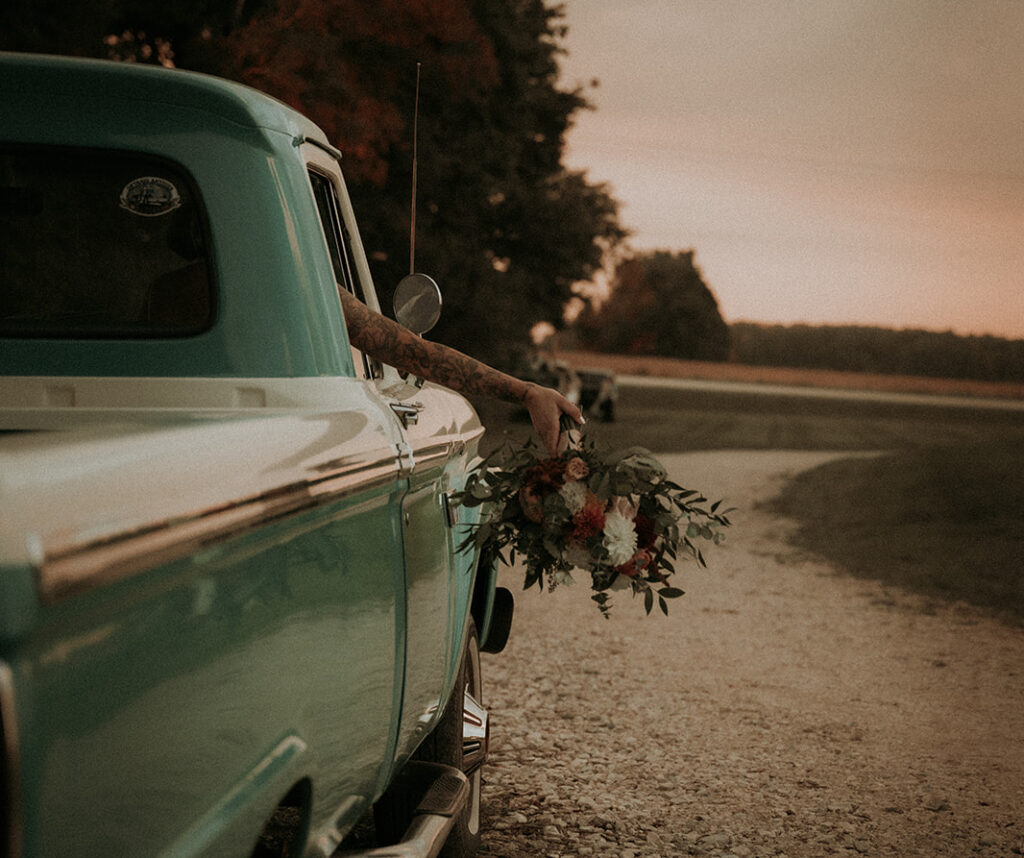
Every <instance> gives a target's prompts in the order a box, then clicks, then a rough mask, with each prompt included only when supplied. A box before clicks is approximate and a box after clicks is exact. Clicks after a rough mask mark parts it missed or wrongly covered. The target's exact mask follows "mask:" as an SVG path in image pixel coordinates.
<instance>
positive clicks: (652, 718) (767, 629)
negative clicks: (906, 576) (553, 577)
mask: <svg viewBox="0 0 1024 858" xmlns="http://www.w3.org/2000/svg"><path fill="white" fill-rule="evenodd" d="M850 455H851V454H850V453H842V454H835V453H821V452H760V451H759V452H743V451H713V452H701V453H689V454H678V455H665V456H661V457H660V458H661V459H662V461H663V462H664V463H665V464H666V466H667V467H668V468H669V471H670V472H671V474H672V476H673V478H674V479H676V480H677V481H678V482H680V483H681V484H683V485H687V486H692V487H695V488H699V489H701V490H702V491H704V492H705V493H706V494H707V495H708V496H709V497H712V498H717V497H724V498H725V499H726V501H727V503H728V505H730V506H738V507H740V510H738V511H737V512H736V513H735V514H733V515H732V516H731V518H732V519H733V521H734V524H735V527H734V528H733V529H732V531H730V532H729V534H728V535H729V540H728V541H727V542H726V544H725V545H723V546H720V547H717V548H712V549H711V550H709V551H708V552H707V553H708V562H709V564H710V568H709V569H706V570H705V569H700V568H699V567H697V566H696V564H684V565H683V566H682V568H681V571H680V573H679V574H678V575H677V576H676V585H677V586H681V587H682V588H683V589H685V590H686V591H687V595H686V596H685V597H684V598H683V599H680V600H676V601H674V602H672V603H671V613H670V616H669V617H668V618H666V617H663V616H661V615H660V614H658V615H657V616H653V615H652V616H651V617H645V616H644V614H643V609H642V605H641V604H640V603H639V602H634V601H633V600H631V599H630V598H629V596H628V595H626V594H617V596H618V598H616V599H614V600H613V605H614V608H613V611H612V618H611V619H610V620H608V621H605V620H602V618H601V617H600V615H599V613H598V611H597V609H596V608H595V607H594V605H593V603H592V602H591V601H590V599H589V597H588V593H587V591H586V587H585V583H584V582H582V581H581V582H580V584H579V585H577V587H575V588H562V589H560V590H557V591H555V592H553V593H541V592H540V591H538V590H531V591H530V592H527V593H524V592H522V591H521V586H522V575H521V572H520V571H519V570H503V572H502V575H503V578H504V581H503V583H504V584H505V586H508V587H509V588H510V589H512V590H513V592H514V593H515V594H516V620H515V623H514V625H513V631H512V637H511V639H510V641H509V645H508V648H507V649H506V651H505V652H504V653H501V654H499V655H493V656H485V663H484V671H485V673H484V679H485V683H486V684H485V688H484V692H485V698H486V701H487V703H488V705H489V708H490V709H491V712H492V718H493V726H492V730H493V732H492V758H491V762H490V764H489V767H488V773H487V779H488V782H487V785H486V786H485V795H484V798H485V803H486V806H485V818H484V830H485V835H484V846H483V848H482V850H481V853H480V854H481V856H483V857H484V858H487V856H491V858H496V856H502V857H503V858H504V856H526V855H531V856H532V855H537V856H551V858H555V856H566V858H567V856H586V855H592V856H606V855H610V856H619V858H641V856H644V858H658V856H661V858H670V856H676V855H709V856H723V858H724V856H739V858H745V856H778V855H785V856H791V858H796V856H821V855H829V854H840V855H843V854H848V855H849V854H852V855H857V854H864V855H872V856H874V855H900V856H946V855H950V856H952V855H982V856H1007V855H1013V854H1024V819H1022V818H1021V814H1020V809H1021V808H1022V807H1024V683H1022V681H1021V678H1022V675H1024V647H1022V643H1024V632H1022V631H1021V630H1020V629H1015V628H1011V627H1008V626H1006V625H1003V624H1000V623H999V622H997V621H996V620H993V619H991V618H988V617H986V616H984V615H982V614H980V613H978V612H976V611H974V610H972V609H969V608H967V607H966V606H962V605H948V606H943V607H941V608H938V609H936V608H935V607H934V606H933V605H926V604H925V603H924V602H922V601H920V600H918V599H916V597H913V596H911V595H909V594H905V593H902V592H897V591H893V590H892V589H887V588H885V587H883V586H882V585H881V584H875V583H872V582H866V581H862V580H856V579H852V578H848V577H845V576H840V575H837V574H836V573H835V572H834V571H833V570H832V569H831V568H829V567H828V565H826V564H825V563H824V562H822V561H821V560H820V559H819V558H816V557H814V556H809V555H806V554H803V553H799V552H797V551H795V550H794V549H793V548H791V547H790V546H789V545H788V543H787V540H786V537H787V532H788V529H789V528H791V527H792V526H793V524H792V523H791V522H788V521H786V520H780V519H778V518H776V517H771V516H769V515H768V514H767V513H766V512H764V511H761V510H759V509H758V507H757V504H758V503H759V502H760V501H763V500H767V499H768V498H770V497H772V496H773V495H774V494H775V493H776V492H777V491H778V489H779V487H781V486H782V485H783V484H784V482H785V480H786V479H788V478H790V477H791V476H792V475H794V474H796V473H798V472H800V471H801V470H804V469H807V468H811V467H815V466H817V465H818V464H821V463H824V462H826V461H829V460H830V459H833V458H837V457H848V456H850Z"/></svg>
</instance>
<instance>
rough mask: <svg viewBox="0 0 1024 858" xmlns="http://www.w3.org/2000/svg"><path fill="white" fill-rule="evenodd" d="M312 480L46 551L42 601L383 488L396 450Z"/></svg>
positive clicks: (392, 475) (342, 463)
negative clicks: (310, 510) (110, 535)
mask: <svg viewBox="0 0 1024 858" xmlns="http://www.w3.org/2000/svg"><path fill="white" fill-rule="evenodd" d="M318 470H319V473H318V474H317V475H316V476H315V477H311V478H310V479H307V480H304V481H302V482H300V483H295V484H292V485H285V486H281V487H280V488H277V489H274V490H271V491H268V492H264V493H262V494H260V495H257V496H255V497H249V498H242V499H239V500H236V501H232V502H229V503H225V504H223V505H220V506H216V507H213V508H210V509H201V510H196V511H194V512H193V513H191V514H188V515H183V516H177V517H175V518H174V519H170V520H165V521H157V522H153V523H152V524H149V525H147V526H145V527H143V528H139V529H136V530H133V531H128V532H125V533H120V534H117V535H116V536H113V537H109V538H105V539H100V540H96V541H93V542H88V543H84V544H73V545H67V546H43V550H42V554H43V556H42V562H41V564H40V565H39V567H38V569H37V572H38V576H39V589H40V597H41V598H42V600H43V602H44V603H47V604H54V603H57V602H60V601H63V600H64V599H67V598H70V597H72V596H74V595H77V594H79V593H82V592H85V591H88V590H91V589H94V588H96V587H99V586H103V585H105V584H108V583H110V582H112V581H117V580H121V579H123V578H128V577H130V576H132V575H134V574H137V573H139V572H142V571H144V570H146V569H149V568H152V567H153V566H156V565H158V564H161V563H168V562H170V561H172V560H177V559H180V558H182V557H185V556H187V555H189V554H191V553H194V552H196V551H198V550H200V549H203V548H207V547H209V546H211V545H213V544H215V543H217V542H220V541H223V540H225V539H227V538H228V537H232V536H237V535H239V534H241V533H245V532H248V531H251V530H253V529H255V528H257V527H260V526H263V525H265V524H268V523H270V522H272V521H277V520H280V519H283V518H285V517H287V516H290V515H294V514H296V513H299V512H302V511H304V510H307V509H311V508H313V507H317V506H321V505H323V504H327V503H331V502H334V501H338V500H342V499H344V498H346V497H350V496H353V495H355V494H358V493H360V492H365V491H369V490H372V489H374V488H378V487H381V486H385V485H387V484H388V483H391V482H394V481H395V480H397V479H399V478H400V469H399V465H398V461H397V459H396V455H395V450H394V449H393V448H385V449H383V450H379V451H377V452H376V453H374V454H371V456H370V457H369V459H368V460H366V461H360V462H350V461H347V460H345V459H340V460H337V461H335V462H330V463H327V464H326V465H322V466H320V468H319V469H318Z"/></svg>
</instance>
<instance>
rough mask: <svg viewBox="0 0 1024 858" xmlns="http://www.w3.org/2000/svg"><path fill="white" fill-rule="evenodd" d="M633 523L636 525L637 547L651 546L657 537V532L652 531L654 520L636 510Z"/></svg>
mask: <svg viewBox="0 0 1024 858" xmlns="http://www.w3.org/2000/svg"><path fill="white" fill-rule="evenodd" d="M633 524H634V525H635V526H636V544H637V547H638V548H653V547H654V543H655V542H656V541H657V539H658V534H657V533H655V532H654V522H653V521H652V520H651V519H649V518H648V517H647V516H646V515H644V514H643V513H642V512H638V513H637V514H636V518H635V519H634V520H633Z"/></svg>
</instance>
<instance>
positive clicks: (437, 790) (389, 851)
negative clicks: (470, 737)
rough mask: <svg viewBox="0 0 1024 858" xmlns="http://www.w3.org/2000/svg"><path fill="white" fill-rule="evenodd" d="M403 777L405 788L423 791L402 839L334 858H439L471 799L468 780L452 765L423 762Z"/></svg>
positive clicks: (411, 765) (408, 768) (409, 765)
mask: <svg viewBox="0 0 1024 858" xmlns="http://www.w3.org/2000/svg"><path fill="white" fill-rule="evenodd" d="M401 777H402V778H403V780H404V781H405V783H404V784H403V787H404V788H408V789H413V790H417V792H419V791H420V790H422V798H421V799H420V801H419V804H417V805H416V809H415V810H414V811H413V815H412V822H411V823H409V827H408V828H407V829H405V834H403V835H402V839H401V840H400V841H399V842H398V843H396V844H394V845H393V846H378V847H376V848H373V849H360V850H358V851H354V852H338V853H336V855H335V856H334V858H437V855H438V854H439V853H440V852H441V847H442V846H444V842H445V840H447V839H448V834H449V833H450V832H451V830H452V825H454V823H455V817H456V816H457V815H458V814H459V812H460V811H461V810H462V809H463V808H464V807H465V806H466V802H467V801H468V800H469V779H468V778H467V777H466V776H465V775H464V774H463V773H462V772H460V771H459V770H458V769H456V768H454V767H452V766H443V765H441V764H440V763H423V762H413V763H407V764H406V766H405V769H404V770H403V772H402V775H401Z"/></svg>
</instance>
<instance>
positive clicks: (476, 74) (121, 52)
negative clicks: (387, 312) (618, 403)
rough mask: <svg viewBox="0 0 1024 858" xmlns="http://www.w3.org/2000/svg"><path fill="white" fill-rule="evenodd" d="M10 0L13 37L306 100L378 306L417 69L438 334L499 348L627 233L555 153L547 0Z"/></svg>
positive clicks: (481, 353)
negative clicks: (338, 175) (441, 306)
mask: <svg viewBox="0 0 1024 858" xmlns="http://www.w3.org/2000/svg"><path fill="white" fill-rule="evenodd" d="M66 5H67V4H56V3H53V2H48V0H41V2H33V3H29V2H27V0H11V2H10V3H9V4H7V5H5V7H4V10H3V11H2V12H0V15H2V16H3V17H0V22H2V23H5V24H8V25H9V27H8V28H7V29H6V30H4V29H0V40H2V41H0V45H2V46H3V47H4V48H7V49H15V50H16V49H21V50H34V51H51V52H60V53H71V54H82V55H89V56H109V57H111V58H115V59H131V60H134V61H140V62H164V63H165V64H168V63H173V64H174V65H176V66H178V67H181V68H190V69H195V70H199V71H205V72H210V73H214V74H218V75H221V76H224V77H227V78H231V79H235V80H240V81H242V82H244V83H248V84H250V85H252V86H255V87H257V88H258V89H261V90H263V91H265V92H268V93H270V94H271V95H274V96H276V97H277V98H279V99H281V100H282V101H285V102H286V103H288V104H291V105H292V106H294V107H296V108H298V109H300V110H301V111H303V112H304V113H306V114H307V115H309V116H310V117H311V118H312V119H313V120H314V121H315V122H317V123H318V124H319V125H320V126H321V127H323V128H324V130H325V131H326V132H327V134H328V135H329V136H330V138H331V139H332V141H333V142H334V143H335V145H337V146H338V147H339V148H340V149H341V150H342V151H343V152H344V153H345V164H344V166H345V170H346V176H347V179H348V182H349V191H350V193H351V195H352V198H353V202H354V204H355V207H356V213H357V216H358V218H359V224H360V232H361V235H362V238H363V241H364V244H365V246H366V248H367V253H368V255H369V257H370V264H371V268H372V269H373V273H374V277H375V280H376V284H377V287H378V292H379V294H380V297H381V304H382V306H384V307H385V308H387V307H389V306H390V297H391V290H392V289H393V286H394V284H396V283H397V282H398V280H399V279H400V278H401V276H403V275H404V274H406V273H408V268H409V227H410V193H411V188H412V167H413V164H412V160H413V159H412V153H413V127H414V123H413V110H414V105H415V86H416V71H417V64H418V63H420V64H422V84H421V92H420V112H419V123H418V125H419V129H418V130H419V146H418V154H419V158H418V175H417V185H418V209H417V237H416V267H417V268H418V269H419V270H421V271H425V272H427V273H429V274H431V275H432V276H434V277H435V278H436V279H437V280H438V282H439V283H440V284H441V287H442V289H443V291H444V293H445V312H444V314H443V315H442V319H441V323H440V324H439V326H438V327H437V328H436V329H435V330H434V331H433V332H432V333H431V336H432V337H435V338H436V339H438V340H440V341H442V342H447V343H449V344H452V345H455V346H457V347H458V348H460V349H462V350H464V351H467V352H469V353H471V354H474V355H476V356H478V357H481V358H483V359H485V360H490V361H492V362H493V361H495V360H499V359H502V358H504V357H505V356H506V355H507V354H508V353H509V352H510V351H511V350H512V349H513V347H516V346H520V345H521V344H522V343H524V342H526V340H527V333H528V331H529V329H530V328H531V327H532V326H533V325H534V324H535V323H537V322H539V321H549V322H551V323H553V324H555V325H556V326H559V325H560V324H561V317H562V311H563V307H564V306H565V304H566V302H567V301H568V300H569V298H570V297H571V296H572V291H571V287H572V285H573V284H574V283H577V282H580V281H586V280H589V279H590V278H591V277H592V276H593V274H594V272H595V271H597V270H598V269H599V268H600V267H601V265H602V262H603V260H604V258H605V256H606V254H608V253H609V252H610V251H611V250H612V249H613V248H614V247H615V246H616V245H617V244H618V243H619V242H620V241H621V240H622V238H623V237H624V231H623V229H622V228H621V227H620V225H619V223H618V204H617V202H616V201H615V200H614V199H613V198H612V196H611V195H610V193H609V190H608V189H607V188H606V187H605V186H603V185H597V184H591V183H589V182H588V181H587V180H586V178H585V176H584V175H583V174H582V173H579V172H570V171H568V170H566V169H565V168H564V167H563V166H562V163H561V159H562V153H563V148H564V137H565V133H566V131H567V130H568V128H569V126H570V124H571V122H572V119H573V116H574V115H575V114H576V113H577V111H579V110H583V109H586V108H587V107H588V105H587V102H586V99H585V97H584V94H583V92H582V90H581V89H579V88H575V89H568V90H565V89H560V88H559V86H558V75H559V67H558V58H559V55H560V54H561V53H562V52H563V48H562V46H561V41H562V39H563V38H564V35H565V27H564V25H563V23H562V18H561V12H560V11H559V9H558V8H549V7H548V6H547V5H546V3H545V2H544V0H417V2H409V0H377V2H374V3H365V2H362V0H304V2H284V0H281V2H274V0H249V2H243V3H238V2H234V0H231V2H228V0H186V2H182V3H172V4H167V3H164V2H159V0H86V3H85V4H72V5H73V6H75V9H78V10H85V11H83V12H81V14H79V13H78V12H75V11H74V10H72V11H68V10H66V9H65V8H64V7H65V6H66Z"/></svg>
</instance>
